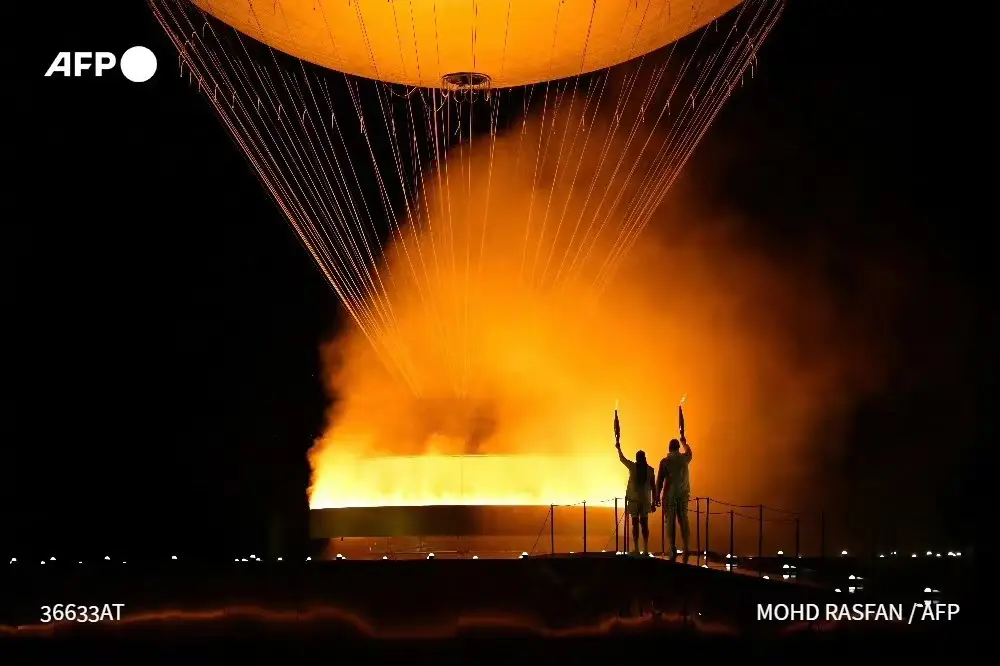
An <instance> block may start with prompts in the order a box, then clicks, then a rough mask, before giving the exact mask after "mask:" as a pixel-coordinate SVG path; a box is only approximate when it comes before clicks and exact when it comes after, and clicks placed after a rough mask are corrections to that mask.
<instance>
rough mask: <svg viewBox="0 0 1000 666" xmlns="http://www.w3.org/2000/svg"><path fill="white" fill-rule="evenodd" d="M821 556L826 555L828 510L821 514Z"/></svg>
mask: <svg viewBox="0 0 1000 666" xmlns="http://www.w3.org/2000/svg"><path fill="white" fill-rule="evenodd" d="M819 556H820V557H826V511H824V512H822V513H820V514H819Z"/></svg>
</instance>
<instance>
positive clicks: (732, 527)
mask: <svg viewBox="0 0 1000 666" xmlns="http://www.w3.org/2000/svg"><path fill="white" fill-rule="evenodd" d="M735 528H736V520H735V514H734V513H733V510H732V509H730V510H729V554H730V555H732V556H735V555H736V553H734V552H733V542H734V535H735V534H736V529H735Z"/></svg>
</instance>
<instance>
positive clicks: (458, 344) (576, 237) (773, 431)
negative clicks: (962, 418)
mask: <svg viewBox="0 0 1000 666" xmlns="http://www.w3.org/2000/svg"><path fill="white" fill-rule="evenodd" d="M564 106H565V105H564ZM607 127H608V126H607V125H606V124H605V125H601V124H598V126H597V127H596V128H594V129H593V130H592V131H591V135H592V136H593V137H595V138H593V139H592V140H591V141H589V142H587V144H586V145H583V141H582V140H580V141H577V142H576V144H575V146H573V147H569V146H566V147H565V149H564V150H562V151H560V150H558V149H557V148H556V147H554V146H548V147H542V146H545V145H547V144H546V142H545V141H543V139H546V138H547V136H546V132H547V131H549V130H548V128H547V126H546V125H545V124H544V123H543V121H542V120H541V119H540V118H538V117H535V118H533V119H532V120H531V121H529V122H527V123H526V124H525V125H524V126H523V127H522V126H520V125H518V126H516V127H514V128H513V129H511V130H510V131H507V132H506V133H503V134H501V135H498V136H497V138H496V141H495V143H494V142H492V141H490V140H489V139H488V138H484V139H481V140H480V139H478V138H477V140H475V141H474V142H473V144H472V146H471V147H470V146H468V145H464V146H462V147H460V148H455V149H453V150H452V151H451V153H450V154H449V156H448V160H449V161H448V167H447V172H446V173H442V174H439V173H438V172H436V171H434V172H429V173H426V174H424V191H425V192H426V195H425V196H424V197H422V199H421V200H420V201H417V202H411V206H412V208H413V210H417V211H423V212H424V214H425V215H426V217H427V218H428V220H429V224H426V225H421V226H420V230H419V231H414V230H413V229H414V227H412V226H403V227H402V228H403V234H402V236H395V237H394V239H393V242H392V245H391V247H390V249H389V252H388V255H387V260H386V262H385V263H384V265H383V266H382V268H381V270H380V272H379V278H380V279H381V281H382V284H384V287H385V291H384V293H383V292H380V297H379V299H377V307H378V308H381V310H380V311H381V312H384V313H385V314H386V319H387V320H389V321H391V326H390V325H386V326H385V327H384V328H383V335H384V337H383V338H382V340H383V342H384V344H382V345H379V346H378V348H376V347H373V345H372V344H371V342H370V341H369V340H368V339H366V337H365V336H364V335H362V334H361V333H360V332H359V331H358V330H356V329H348V330H346V331H344V332H343V333H342V334H341V335H340V336H338V337H337V338H336V339H335V340H333V341H332V342H330V343H329V345H328V346H326V347H325V349H324V360H325V371H326V383H327V386H328V389H329V392H330V396H331V400H332V406H331V408H330V412H329V424H328V427H327V429H326V432H325V433H324V434H323V435H322V437H321V438H320V439H318V440H317V442H316V443H315V446H314V448H313V450H312V451H311V453H310V460H311V464H312V467H313V485H312V488H311V490H310V501H311V504H312V506H313V507H314V508H320V507H325V506H347V505H380V504H426V503H439V502H443V503H495V504H503V503H510V504H518V503H524V504H532V503H533V504H549V503H550V502H556V503H560V502H567V503H569V502H577V501H582V500H587V501H591V502H596V501H599V500H604V499H609V498H611V497H614V496H616V495H617V496H621V495H622V493H623V492H624V487H625V478H626V476H627V474H626V472H625V470H624V468H623V467H622V466H621V465H620V464H619V462H618V460H617V455H616V453H615V450H614V447H613V443H614V440H613V436H612V429H611V422H612V415H613V410H614V408H615V406H616V404H617V405H618V408H619V410H620V414H621V423H622V448H623V451H625V453H626V455H628V456H629V457H630V458H633V459H634V456H635V452H636V450H638V449H643V450H645V451H646V454H647V457H648V459H649V460H650V461H651V463H652V464H654V466H655V464H656V461H658V460H659V459H660V458H661V457H662V456H664V455H666V449H667V443H668V441H669V440H670V439H671V438H672V437H676V436H677V405H678V402H679V400H680V398H681V396H683V395H687V400H686V402H685V415H686V424H687V434H688V438H689V440H690V443H691V445H692V447H693V450H694V453H695V457H694V462H693V465H692V486H693V492H694V494H696V495H701V496H711V497H713V498H718V499H721V500H725V501H729V502H733V503H736V504H757V503H759V502H764V503H774V504H777V505H779V506H780V505H787V504H786V503H789V502H795V501H796V499H797V498H796V495H797V493H798V491H799V489H800V488H801V486H802V485H804V484H806V483H809V479H812V478H813V475H814V474H815V473H816V471H817V468H818V466H820V465H822V463H823V461H824V459H825V458H826V457H827V456H828V455H829V454H830V453H832V452H834V449H833V448H832V446H833V442H835V441H836V435H837V432H836V430H834V429H833V426H832V424H835V423H836V422H837V421H838V416H840V415H841V414H842V412H843V410H845V409H848V408H850V406H851V405H852V404H853V402H854V401H855V400H856V399H857V398H858V397H859V396H860V395H861V394H862V393H863V392H864V391H866V390H868V388H869V387H871V386H873V382H875V381H877V379H878V376H879V373H880V368H879V366H878V364H877V363H876V362H875V360H874V358H875V356H874V355H873V352H872V350H870V349H867V348H865V347H862V346H859V345H858V344H857V340H856V339H855V338H853V337H852V336H851V335H850V330H849V328H847V327H845V326H844V325H843V323H842V322H843V321H844V318H845V315H846V312H844V311H843V310H842V308H841V307H840V306H839V305H838V304H837V302H836V301H835V300H834V299H832V298H830V296H829V295H828V293H827V291H826V289H825V287H824V284H823V281H822V279H821V278H820V277H819V276H817V275H814V274H812V273H811V272H810V270H809V267H808V262H806V261H802V262H799V263H796V264H790V263H788V262H783V263H776V262H775V261H772V260H770V259H769V258H768V257H767V256H766V255H765V254H763V253H761V252H758V251H756V250H754V249H752V247H753V246H752V244H750V243H748V242H746V238H747V236H748V235H752V229H748V228H747V226H746V225H745V224H743V223H741V221H740V220H739V219H737V218H735V217H705V216H703V215H701V214H698V213H695V212H693V207H691V206H688V205H686V203H685V201H691V200H692V197H696V196H697V195H696V193H695V194H691V193H689V194H687V195H684V196H682V195H679V194H678V195H677V196H672V197H671V198H670V199H668V202H667V205H665V206H663V207H661V208H660V209H659V211H658V212H657V213H656V214H655V215H654V216H653V218H652V219H651V222H650V224H649V226H648V227H647V228H646V230H645V231H644V232H643V234H642V235H641V236H640V237H639V241H638V242H637V243H635V244H634V246H633V247H632V248H631V251H630V252H629V253H628V255H627V257H626V258H625V259H624V260H623V261H621V262H620V263H617V262H616V261H615V257H617V256H620V254H621V252H622V250H623V247H624V245H623V244H622V242H621V241H622V239H623V238H624V239H626V240H627V238H628V234H627V233H624V232H627V230H628V229H630V228H631V227H630V224H631V222H632V220H630V219H623V218H622V217H621V216H620V215H619V214H618V213H617V212H616V207H615V206H614V205H612V204H613V202H614V200H615V198H616V197H619V193H621V194H620V197H619V198H620V199H621V200H628V199H629V198H630V197H636V196H644V190H643V189H642V187H643V186H642V185H641V183H642V179H643V177H644V176H645V170H646V169H647V168H648V165H646V164H643V163H642V162H641V161H638V160H636V159H633V157H632V156H631V153H630V150H631V148H629V147H628V146H626V145H624V144H623V143H622V137H621V136H619V135H618V134H613V135H612V136H613V139H614V140H613V141H612V142H611V143H609V144H602V140H603V137H604V136H605V135H606V134H605V132H604V130H605V129H607ZM557 140H558V137H555V138H553V139H552V141H557ZM567 141H568V140H567ZM605 145H607V148H605ZM602 155H604V156H605V157H604V158H603V159H605V160H606V162H605V164H606V165H605V166H603V167H602V166H601V164H602V162H601V159H602ZM607 155H610V156H611V157H610V158H609V157H607ZM620 156H623V157H624V158H625V159H624V160H623V163H624V164H625V167H624V168H621V169H618V171H617V173H614V169H612V168H611V166H607V165H608V164H610V165H613V164H614V163H616V162H619V161H622V160H619V157H620ZM608 159H610V160H612V161H611V162H607V160H608ZM633 166H635V168H633ZM578 167H579V169H578ZM577 169H578V170H577ZM574 174H576V176H575V177H574ZM595 174H596V176H595ZM612 174H613V175H612ZM592 182H593V183H595V187H594V188H593V189H591V188H590V184H591V183H592ZM647 189H649V188H647ZM602 196H604V199H603V201H605V202H606V203H604V204H602V206H601V207H600V208H601V209H602V210H600V211H599V212H598V213H597V214H595V210H596V209H598V206H597V202H598V201H599V200H601V197H602ZM645 196H649V193H648V192H646V194H645ZM619 209H620V207H619ZM405 222H406V220H402V221H401V223H405ZM611 269H614V270H613V271H612V270H611ZM377 349H378V350H377ZM457 454H481V457H479V456H476V457H469V458H456V457H453V456H456V455H457ZM491 456H501V457H491Z"/></svg>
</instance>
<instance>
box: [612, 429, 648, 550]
mask: <svg viewBox="0 0 1000 666" xmlns="http://www.w3.org/2000/svg"><path fill="white" fill-rule="evenodd" d="M615 448H616V449H618V459H619V460H621V461H622V464H623V465H625V466H626V467H628V487H627V488H626V489H625V511H626V512H627V513H628V515H629V518H631V519H632V552H633V553H637V552H638V550H639V528H640V527H642V546H643V549H642V552H644V553H648V552H649V514H650V513H651V512H653V511H655V510H656V482H655V477H656V472H655V471H654V470H653V468H652V467H650V466H649V463H647V462H646V452H645V451H637V452H636V454H635V462H632V461H631V460H629V459H628V458H626V457H625V454H624V453H622V447H621V444H620V443H618V442H615Z"/></svg>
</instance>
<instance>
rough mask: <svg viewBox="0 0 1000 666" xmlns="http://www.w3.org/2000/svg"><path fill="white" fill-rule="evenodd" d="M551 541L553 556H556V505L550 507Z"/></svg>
mask: <svg viewBox="0 0 1000 666" xmlns="http://www.w3.org/2000/svg"><path fill="white" fill-rule="evenodd" d="M549 541H550V546H551V554H552V555H555V554H556V505H555V504H550V505H549Z"/></svg>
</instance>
